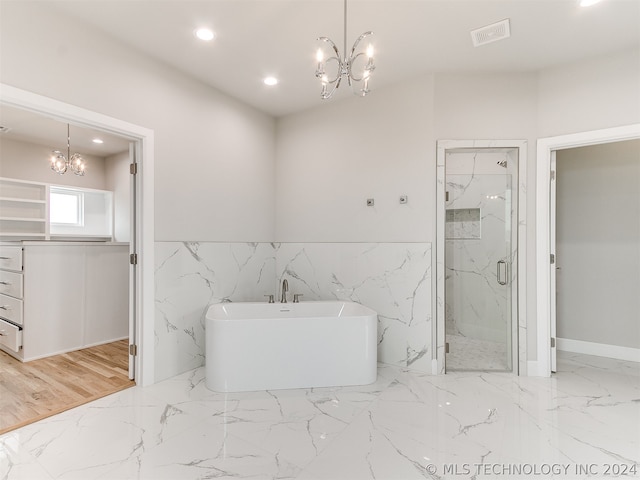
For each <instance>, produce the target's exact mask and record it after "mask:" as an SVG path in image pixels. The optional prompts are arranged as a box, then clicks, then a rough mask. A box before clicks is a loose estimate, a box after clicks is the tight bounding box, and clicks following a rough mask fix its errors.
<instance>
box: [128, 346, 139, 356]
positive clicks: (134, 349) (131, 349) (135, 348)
mask: <svg viewBox="0 0 640 480" xmlns="http://www.w3.org/2000/svg"><path fill="white" fill-rule="evenodd" d="M129 355H131V356H133V357H135V356H136V355H138V346H137V345H129Z"/></svg>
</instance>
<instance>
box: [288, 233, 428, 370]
mask: <svg viewBox="0 0 640 480" xmlns="http://www.w3.org/2000/svg"><path fill="white" fill-rule="evenodd" d="M277 248H278V251H277V253H276V272H277V276H278V284H280V283H281V282H282V280H283V279H285V278H286V279H287V280H288V282H289V289H290V292H291V294H293V293H302V294H303V295H304V297H303V299H304V300H336V299H338V300H351V301H354V302H358V303H362V304H363V305H366V306H368V307H370V308H372V309H374V310H375V311H377V312H378V361H380V362H383V363H389V364H393V365H400V366H404V367H411V368H415V369H418V370H422V371H427V372H431V358H432V353H433V352H432V333H431V332H432V317H431V244H430V243H287V244H284V243H283V244H279V245H278V246H277Z"/></svg>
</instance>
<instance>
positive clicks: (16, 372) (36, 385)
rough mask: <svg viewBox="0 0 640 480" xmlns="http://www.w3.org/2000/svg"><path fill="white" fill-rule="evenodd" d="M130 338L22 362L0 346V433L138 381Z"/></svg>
mask: <svg viewBox="0 0 640 480" xmlns="http://www.w3.org/2000/svg"><path fill="white" fill-rule="evenodd" d="M128 346H129V341H128V340H120V341H118V342H113V343H108V344H105V345H99V346H97V347H91V348H85V349H83V350H78V351H75V352H69V353H64V354H62V355H55V356H53V357H48V358H43V359H40V360H33V361H31V362H27V363H22V362H20V361H18V360H16V359H15V358H13V357H11V356H10V355H8V354H6V353H5V352H3V351H0V434H3V433H6V432H8V431H11V430H13V429H15V428H19V427H22V426H24V425H28V424H29V423H33V422H36V421H38V420H41V419H43V418H46V417H49V416H51V415H55V414H57V413H60V412H63V411H65V410H69V409H70V408H74V407H77V406H79V405H82V404H83V403H87V402H90V401H92V400H95V399H97V398H100V397H104V396H106V395H109V394H111V393H115V392H118V391H120V390H124V389H125V388H129V387H132V386H134V385H135V382H133V381H132V380H129V373H128V372H129V355H128Z"/></svg>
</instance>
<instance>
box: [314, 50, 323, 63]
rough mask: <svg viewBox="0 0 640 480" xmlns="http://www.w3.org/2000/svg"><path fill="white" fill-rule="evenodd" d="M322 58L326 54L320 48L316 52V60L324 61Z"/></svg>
mask: <svg viewBox="0 0 640 480" xmlns="http://www.w3.org/2000/svg"><path fill="white" fill-rule="evenodd" d="M322 60H324V55H323V54H322V49H321V48H319V49H318V51H317V52H316V61H317V62H318V63H322Z"/></svg>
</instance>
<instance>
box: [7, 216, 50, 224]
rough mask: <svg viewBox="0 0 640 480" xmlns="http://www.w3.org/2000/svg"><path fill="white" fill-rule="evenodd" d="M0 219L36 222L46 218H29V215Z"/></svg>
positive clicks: (44, 220)
mask: <svg viewBox="0 0 640 480" xmlns="http://www.w3.org/2000/svg"><path fill="white" fill-rule="evenodd" d="M0 221H6V222H36V223H44V222H46V221H47V220H46V219H44V218H30V217H0Z"/></svg>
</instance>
